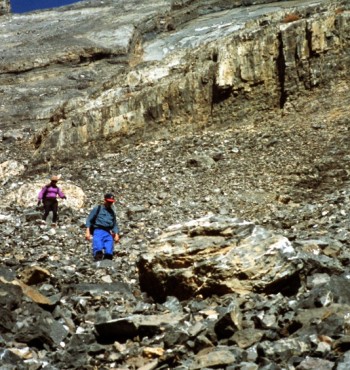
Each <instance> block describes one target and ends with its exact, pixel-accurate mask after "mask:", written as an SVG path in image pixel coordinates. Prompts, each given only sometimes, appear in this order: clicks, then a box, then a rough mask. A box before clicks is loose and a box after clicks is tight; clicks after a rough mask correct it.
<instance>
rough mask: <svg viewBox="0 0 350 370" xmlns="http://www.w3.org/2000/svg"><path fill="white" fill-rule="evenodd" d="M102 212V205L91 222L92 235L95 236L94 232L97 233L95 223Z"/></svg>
mask: <svg viewBox="0 0 350 370" xmlns="http://www.w3.org/2000/svg"><path fill="white" fill-rule="evenodd" d="M100 210H101V205H99V206H98V207H97V211H96V213H95V215H94V217H93V218H92V220H91V226H90V234H91V235H94V231H95V227H96V225H95V222H96V219H97V216H98V214H99V213H100Z"/></svg>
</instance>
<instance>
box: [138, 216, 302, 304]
mask: <svg viewBox="0 0 350 370" xmlns="http://www.w3.org/2000/svg"><path fill="white" fill-rule="evenodd" d="M295 256H296V252H295V250H294V248H293V247H292V245H291V243H290V241H289V240H288V239H287V238H285V237H283V236H280V235H276V234H274V233H273V232H271V231H269V230H266V229H264V228H262V227H260V226H257V225H254V224H253V223H251V222H247V221H243V220H240V219H236V218H229V217H223V216H208V217H204V218H201V219H197V220H194V221H190V222H188V223H183V224H178V225H174V226H171V227H169V228H168V229H167V230H166V231H165V232H164V233H163V234H162V235H161V236H160V237H158V238H157V239H156V240H155V241H154V242H153V243H152V244H151V246H150V247H149V249H148V252H147V253H146V254H143V255H142V256H141V257H140V258H139V261H138V269H139V278H140V285H141V289H142V290H144V291H145V292H147V293H148V294H149V295H151V296H152V297H153V298H154V299H155V300H157V301H162V300H164V299H165V298H166V297H167V296H176V297H178V298H179V299H182V300H184V299H188V298H190V297H193V296H196V295H202V296H210V295H213V294H214V295H215V294H216V295H223V294H227V293H232V292H236V293H241V294H245V293H248V292H251V291H257V292H262V291H264V292H267V293H277V292H282V293H284V294H286V295H288V294H292V293H295V291H296V290H297V289H298V287H299V286H300V282H299V278H298V271H299V270H300V268H301V266H300V265H299V264H298V263H297V261H298V259H296V258H293V257H295Z"/></svg>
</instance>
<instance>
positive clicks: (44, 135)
mask: <svg viewBox="0 0 350 370" xmlns="http://www.w3.org/2000/svg"><path fill="white" fill-rule="evenodd" d="M237 5H242V4H236V3H235V2H232V3H231V2H230V3H229V4H226V5H223V4H222V2H215V1H211V2H208V3H207V2H204V3H200V4H197V5H195V4H192V3H186V4H181V5H179V4H177V3H176V4H170V3H169V2H167V1H158V2H154V1H152V2H147V1H146V2H143V4H142V6H140V4H136V3H135V4H134V3H130V4H129V3H128V4H127V5H125V4H123V3H122V2H104V4H98V5H97V3H94V2H82V3H81V4H79V5H77V4H76V5H72V6H70V7H67V8H65V10H60V11H58V10H57V11H46V12H34V13H31V14H28V15H13V16H12V17H9V18H4V19H2V20H1V24H2V27H3V28H4V29H6V30H7V32H6V34H4V35H2V45H3V47H2V50H1V55H2V56H1V57H0V71H1V77H0V79H1V86H2V87H1V92H0V93H1V96H2V101H3V103H2V109H1V111H0V119H1V122H2V130H3V131H2V137H3V140H5V141H6V140H17V141H19V142H21V146H22V147H23V146H24V144H25V143H30V144H31V145H32V147H31V148H29V149H35V158H36V159H38V160H39V161H40V160H44V159H47V158H48V157H52V156H55V153H56V154H57V153H58V152H59V153H60V154H59V155H60V157H63V158H64V157H66V158H68V157H74V156H75V155H76V154H77V153H81V150H84V148H83V147H85V150H88V149H89V148H90V149H91V145H92V144H93V143H95V142H99V141H101V140H102V141H103V142H105V141H106V140H108V143H105V145H109V144H111V145H112V146H113V145H116V143H117V142H119V141H120V138H125V137H127V138H129V139H137V140H142V139H148V138H155V137H164V136H167V135H169V134H171V133H173V132H176V133H178V134H181V133H184V132H187V131H188V130H196V129H198V128H203V127H209V126H213V127H217V126H222V125H225V126H226V125H227V126H235V125H241V124H243V122H244V119H245V118H246V117H247V116H249V118H252V117H255V118H256V120H257V121H262V120H263V117H264V116H265V114H269V112H271V111H274V112H275V113H276V111H277V112H278V111H281V110H282V111H281V112H283V110H285V109H290V105H291V104H292V102H293V99H295V98H296V97H297V96H299V95H300V94H304V93H305V92H307V91H310V90H312V89H313V88H316V87H323V86H324V87H326V86H330V85H332V84H337V83H338V82H339V81H344V80H345V81H347V75H346V70H347V69H348V68H349V50H350V48H349V26H348V23H349V22H348V19H349V10H348V8H349V4H348V3H347V2H345V1H341V0H323V1H317V2H316V1H311V2H310V1H305V2H304V1H285V2H278V3H269V2H267V3H266V2H265V4H262V5H254V6H250V7H238V8H237ZM102 20H103V22H102ZM48 24H50V27H49V28H47V27H46V26H47V25H48ZM43 30H45V32H44V31H43ZM48 30H49V31H48ZM38 45H40V48H39V50H40V53H38V52H37V50H38ZM73 145H74V150H72V146H73ZM80 147H82V149H81V150H78V149H80Z"/></svg>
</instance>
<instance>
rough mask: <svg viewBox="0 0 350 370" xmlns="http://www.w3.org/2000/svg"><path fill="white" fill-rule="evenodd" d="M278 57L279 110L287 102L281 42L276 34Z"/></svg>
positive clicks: (284, 65)
mask: <svg viewBox="0 0 350 370" xmlns="http://www.w3.org/2000/svg"><path fill="white" fill-rule="evenodd" d="M278 41H279V46H278V49H279V51H278V57H277V59H276V66H277V71H278V80H279V85H280V108H281V109H282V108H283V107H284V104H285V103H286V101H287V92H286V91H285V77H286V61H285V58H284V53H283V40H282V34H281V33H279V34H278Z"/></svg>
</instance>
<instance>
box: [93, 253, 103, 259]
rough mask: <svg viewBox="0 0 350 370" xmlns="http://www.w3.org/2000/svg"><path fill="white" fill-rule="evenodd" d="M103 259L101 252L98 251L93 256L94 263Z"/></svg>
mask: <svg viewBox="0 0 350 370" xmlns="http://www.w3.org/2000/svg"><path fill="white" fill-rule="evenodd" d="M102 259H103V252H102V251H98V252H96V253H95V256H94V260H95V261H101V260H102Z"/></svg>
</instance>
